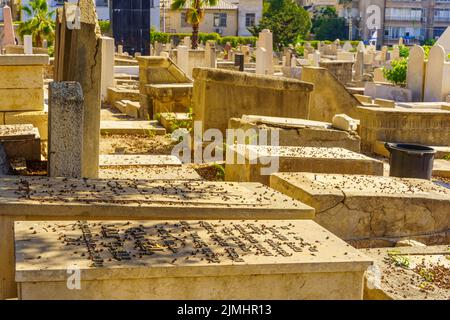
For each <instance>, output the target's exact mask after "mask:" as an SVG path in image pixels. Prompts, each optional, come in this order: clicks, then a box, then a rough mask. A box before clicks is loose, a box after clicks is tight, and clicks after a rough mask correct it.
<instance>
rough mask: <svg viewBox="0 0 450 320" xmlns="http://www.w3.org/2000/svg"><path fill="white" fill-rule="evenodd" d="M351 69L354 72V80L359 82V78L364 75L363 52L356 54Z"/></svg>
mask: <svg viewBox="0 0 450 320" xmlns="http://www.w3.org/2000/svg"><path fill="white" fill-rule="evenodd" d="M353 69H354V71H355V74H354V79H355V80H358V81H359V80H361V77H362V76H363V74H364V51H362V50H360V51H358V52H357V53H356V61H355V63H354V65H353Z"/></svg>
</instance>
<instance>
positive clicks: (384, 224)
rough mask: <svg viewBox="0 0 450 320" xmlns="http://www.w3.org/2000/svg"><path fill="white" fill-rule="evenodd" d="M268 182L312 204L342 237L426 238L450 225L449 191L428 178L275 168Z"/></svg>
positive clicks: (442, 233)
mask: <svg viewBox="0 0 450 320" xmlns="http://www.w3.org/2000/svg"><path fill="white" fill-rule="evenodd" d="M270 186H271V187H272V188H273V189H275V190H278V191H280V192H282V193H284V194H286V195H288V196H290V197H292V198H294V199H297V200H299V201H302V202H304V203H306V204H308V205H310V206H312V207H314V208H315V209H316V217H315V221H316V222H317V223H319V224H320V225H322V226H323V227H325V228H327V229H328V230H330V231H331V232H333V233H334V234H336V235H337V236H339V237H340V238H342V239H344V240H352V241H360V242H361V243H362V242H363V241H365V240H374V241H375V240H379V241H380V242H382V241H385V242H388V243H389V242H392V241H397V240H398V239H399V238H401V237H416V238H418V239H420V240H423V241H424V242H428V241H432V239H433V237H436V238H437V237H439V236H443V237H444V238H445V236H446V234H447V233H448V232H449V228H450V190H448V189H446V188H443V187H441V186H438V185H436V184H434V183H432V182H431V181H428V180H422V179H405V178H394V177H378V176H364V175H339V174H314V173H276V174H273V175H272V176H271V184H270Z"/></svg>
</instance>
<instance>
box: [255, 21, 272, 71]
mask: <svg viewBox="0 0 450 320" xmlns="http://www.w3.org/2000/svg"><path fill="white" fill-rule="evenodd" d="M257 47H258V48H264V50H262V51H260V54H261V53H264V54H265V56H264V59H262V60H263V61H260V63H258V58H257V59H256V73H260V74H269V75H273V62H272V60H273V35H272V32H270V30H269V29H263V30H262V31H261V32H260V33H259V37H258V42H257ZM258 65H259V66H258ZM258 70H259V72H258Z"/></svg>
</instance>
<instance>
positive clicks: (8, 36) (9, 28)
mask: <svg viewBox="0 0 450 320" xmlns="http://www.w3.org/2000/svg"><path fill="white" fill-rule="evenodd" d="M3 23H4V27H3V47H6V45H7V44H16V37H15V35H14V26H13V21H12V15H11V8H10V7H8V6H7V5H5V6H4V7H3Z"/></svg>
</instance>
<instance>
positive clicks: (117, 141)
mask: <svg viewBox="0 0 450 320" xmlns="http://www.w3.org/2000/svg"><path fill="white" fill-rule="evenodd" d="M175 144H176V142H174V141H172V140H171V139H170V135H155V136H139V135H102V137H101V139H100V154H162V155H169V154H171V152H172V148H173V147H174V145H175Z"/></svg>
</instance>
